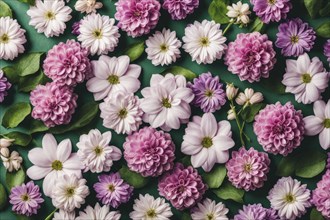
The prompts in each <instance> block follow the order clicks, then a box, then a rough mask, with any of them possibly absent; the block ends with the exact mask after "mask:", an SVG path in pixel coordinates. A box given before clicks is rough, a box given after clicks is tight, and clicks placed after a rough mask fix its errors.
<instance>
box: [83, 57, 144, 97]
mask: <svg viewBox="0 0 330 220" xmlns="http://www.w3.org/2000/svg"><path fill="white" fill-rule="evenodd" d="M129 62H130V59H129V57H128V56H126V55H125V56H120V57H108V56H105V55H102V56H100V58H99V60H95V61H92V67H93V71H94V75H95V77H93V78H91V79H90V80H88V81H87V84H86V86H87V90H88V91H90V92H92V93H94V94H93V95H94V99H95V100H97V101H98V100H101V99H104V98H106V97H107V96H110V95H111V94H112V93H114V92H118V91H124V92H128V93H134V92H136V91H137V90H138V89H139V88H140V84H141V83H140V81H139V79H138V78H139V76H140V73H141V67H140V66H139V65H136V64H130V63H129Z"/></svg>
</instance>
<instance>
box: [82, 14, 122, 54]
mask: <svg viewBox="0 0 330 220" xmlns="http://www.w3.org/2000/svg"><path fill="white" fill-rule="evenodd" d="M79 31H80V34H79V35H78V40H79V41H80V42H81V46H82V47H85V48H87V49H88V50H89V51H90V53H91V54H92V55H95V54H97V55H101V54H107V53H108V52H112V51H113V50H114V49H115V47H116V46H117V44H118V42H119V37H120V34H119V32H118V27H117V26H116V25H115V19H113V18H110V17H109V16H105V15H100V14H95V13H93V14H90V15H87V16H86V17H84V19H82V20H81V24H80V26H79Z"/></svg>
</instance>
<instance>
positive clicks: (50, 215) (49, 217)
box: [45, 208, 58, 220]
mask: <svg viewBox="0 0 330 220" xmlns="http://www.w3.org/2000/svg"><path fill="white" fill-rule="evenodd" d="M57 210H58V208H56V209H55V210H54V211H52V213H50V214H49V215H48V216H47V217H46V218H45V220H51V219H52V217H53V215H54V213H55V212H56V211H57Z"/></svg>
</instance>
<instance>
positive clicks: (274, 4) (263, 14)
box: [250, 0, 292, 24]
mask: <svg viewBox="0 0 330 220" xmlns="http://www.w3.org/2000/svg"><path fill="white" fill-rule="evenodd" d="M250 2H251V3H252V4H253V11H254V12H255V13H256V14H257V16H258V17H259V18H260V19H261V20H262V22H264V23H266V24H268V23H269V22H270V21H276V22H279V21H280V20H281V19H285V18H286V17H287V14H288V13H289V11H290V10H291V8H292V4H291V2H290V0H250Z"/></svg>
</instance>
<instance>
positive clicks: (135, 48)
mask: <svg viewBox="0 0 330 220" xmlns="http://www.w3.org/2000/svg"><path fill="white" fill-rule="evenodd" d="M143 51H144V41H141V42H137V43H134V44H131V45H130V46H129V47H128V49H127V50H126V51H125V52H124V54H125V55H127V56H129V58H130V60H131V62H133V61H135V60H137V59H138V58H139V57H140V56H141V55H142V53H143Z"/></svg>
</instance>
